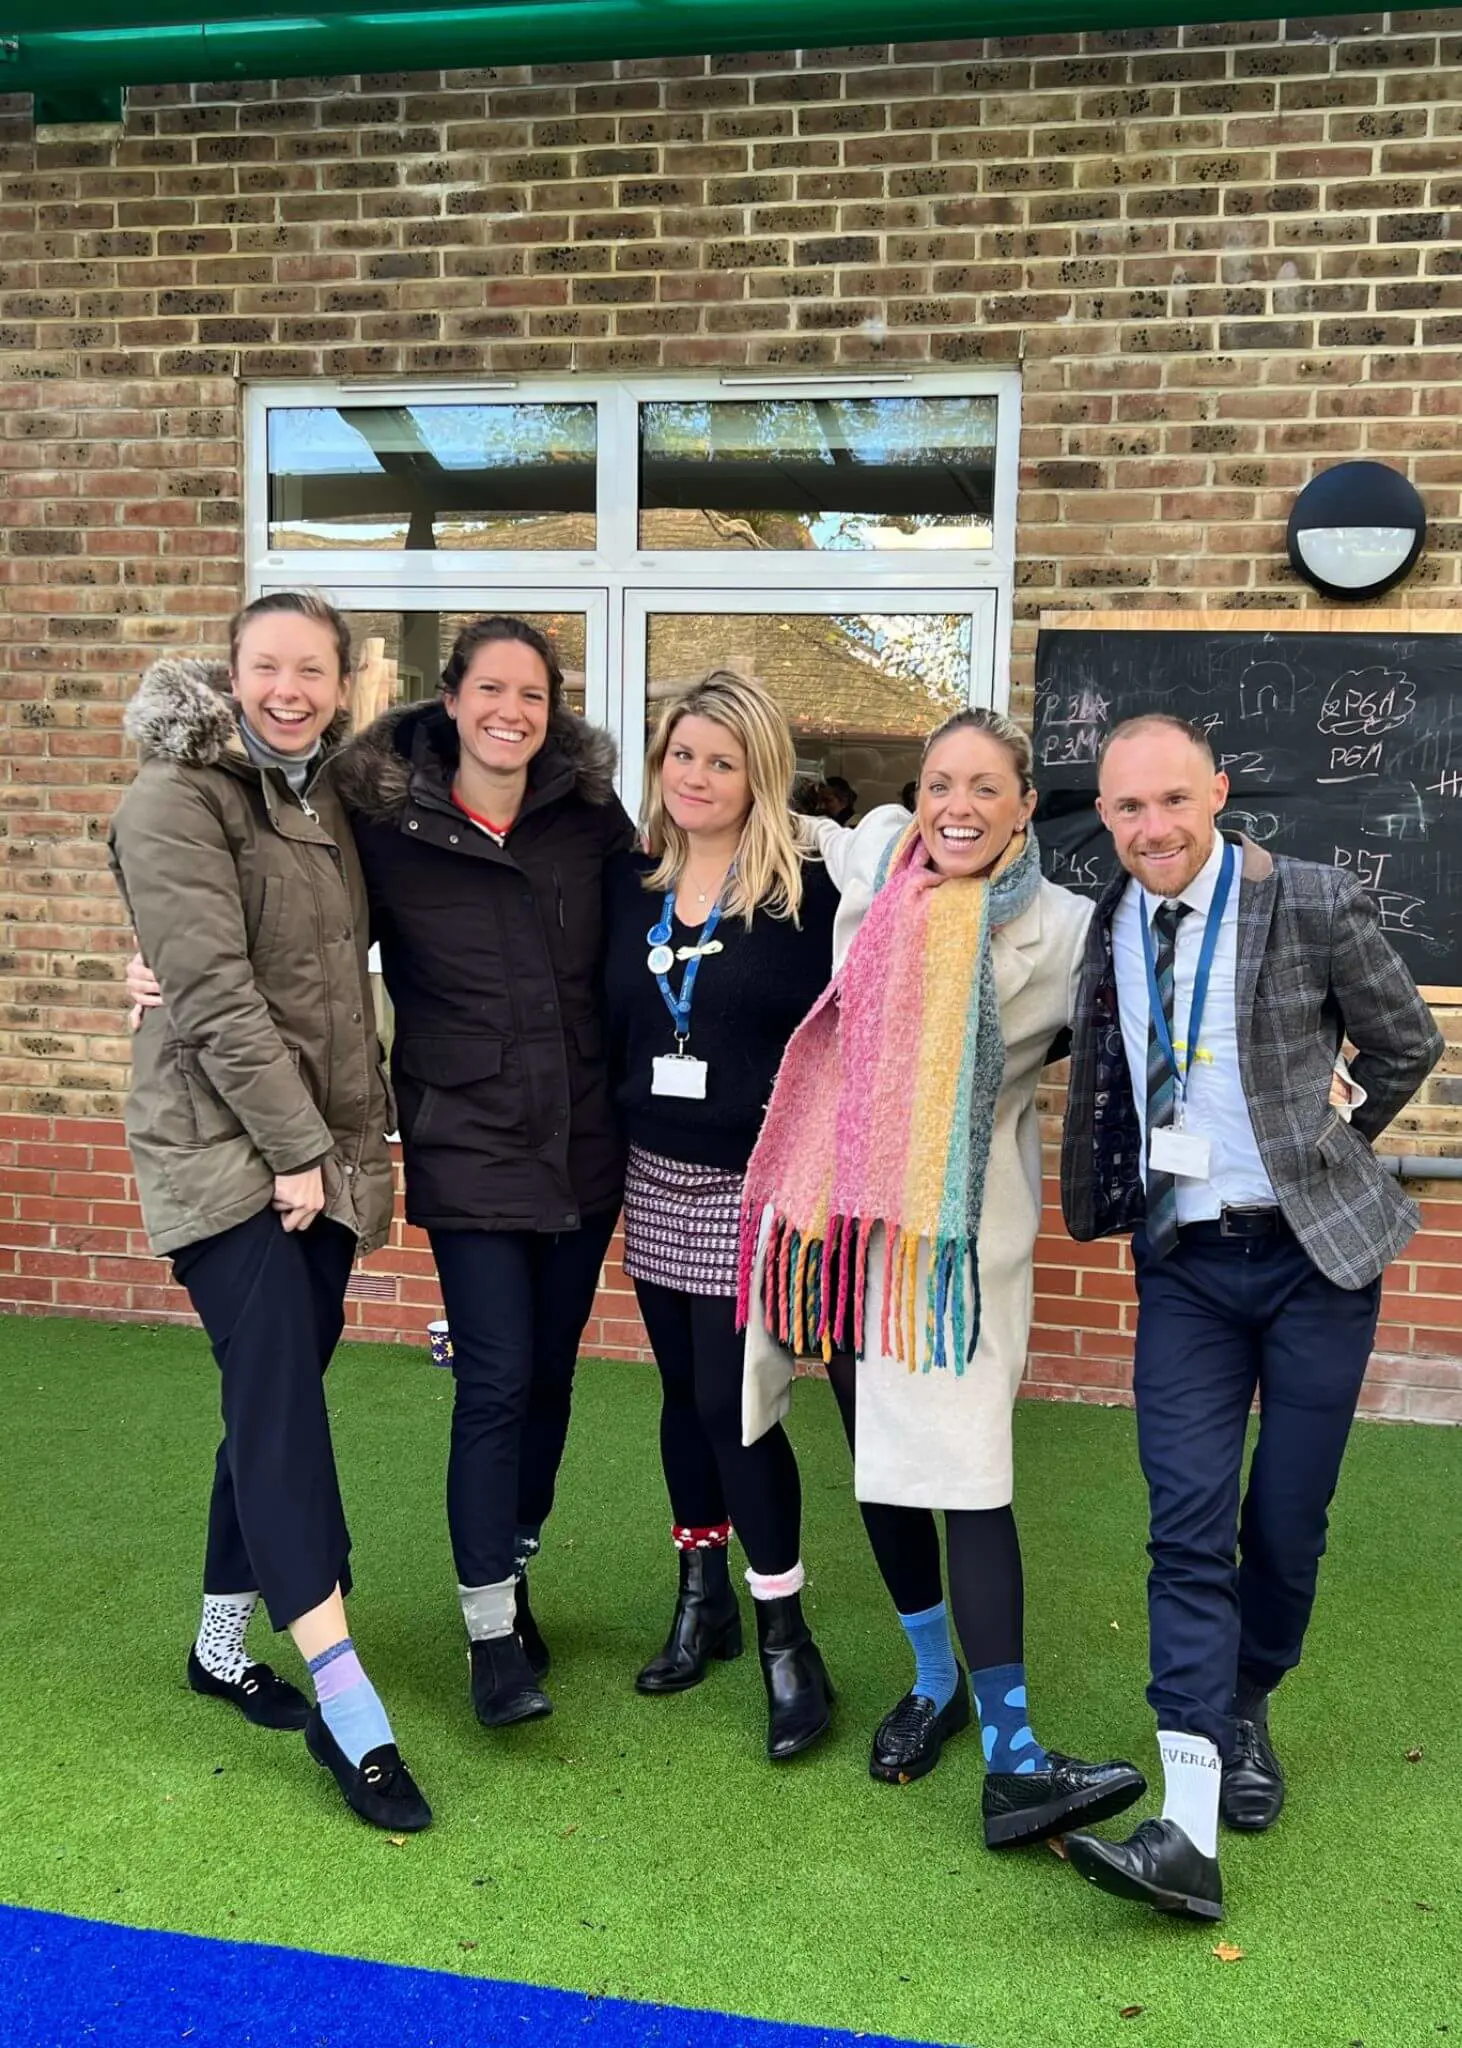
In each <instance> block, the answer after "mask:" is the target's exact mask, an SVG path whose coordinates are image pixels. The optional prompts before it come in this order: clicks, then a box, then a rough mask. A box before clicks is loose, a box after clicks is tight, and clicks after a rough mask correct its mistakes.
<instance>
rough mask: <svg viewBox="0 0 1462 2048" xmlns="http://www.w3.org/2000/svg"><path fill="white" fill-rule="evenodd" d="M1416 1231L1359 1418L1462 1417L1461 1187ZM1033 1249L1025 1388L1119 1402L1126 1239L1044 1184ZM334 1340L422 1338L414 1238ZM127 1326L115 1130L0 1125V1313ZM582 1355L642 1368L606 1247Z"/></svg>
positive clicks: (145, 1279) (1431, 1207)
mask: <svg viewBox="0 0 1462 2048" xmlns="http://www.w3.org/2000/svg"><path fill="white" fill-rule="evenodd" d="M1422 1192H1423V1195H1424V1200H1423V1214H1424V1226H1423V1229H1422V1231H1421V1232H1420V1234H1419V1235H1418V1236H1417V1237H1416V1239H1415V1240H1414V1241H1413V1243H1412V1245H1411V1247H1410V1250H1409V1252H1408V1253H1407V1255H1406V1257H1405V1258H1404V1259H1402V1260H1400V1261H1398V1262H1397V1264H1396V1265H1395V1266H1394V1267H1393V1268H1392V1270H1391V1272H1390V1273H1389V1275H1388V1276H1387V1282H1386V1295H1385V1305H1384V1308H1383V1310H1382V1323H1381V1329H1380V1335H1379V1340H1378V1349H1377V1352H1376V1355H1375V1357H1374V1359H1373V1360H1372V1362H1371V1369H1370V1376H1369V1381H1368V1384H1367V1386H1366V1389H1365V1393H1364V1396H1363V1398H1362V1403H1361V1405H1362V1410H1363V1412H1364V1413H1366V1414H1370V1415H1383V1416H1403V1417H1407V1418H1409V1419H1410V1420H1412V1421H1419V1422H1462V1356H1458V1355H1457V1354H1458V1353H1459V1351H1462V1337H1459V1332H1462V1186H1454V1185H1452V1184H1449V1183H1446V1182H1435V1183H1429V1184H1427V1186H1426V1188H1424V1189H1423V1190H1422ZM1047 1205H1048V1206H1047V1211H1046V1217H1045V1226H1044V1230H1043V1234H1042V1236H1041V1239H1040V1242H1039V1245H1038V1247H1037V1251H1036V1314H1035V1328H1034V1330H1033V1332H1032V1336H1031V1355H1030V1360H1029V1363H1028V1365H1027V1368H1026V1389H1025V1391H1026V1392H1027V1393H1029V1394H1032V1395H1035V1396H1039V1397H1044V1398H1047V1399H1053V1400H1067V1401H1096V1402H1107V1403H1112V1402H1123V1403H1125V1402H1126V1401H1127V1400H1129V1399H1130V1380H1131V1358H1132V1328H1133V1316H1134V1299H1133V1293H1132V1279H1131V1262H1130V1260H1129V1258H1128V1255H1127V1248H1126V1245H1125V1244H1117V1243H1112V1244H1100V1245H1077V1244H1073V1243H1072V1242H1071V1240H1070V1238H1068V1237H1067V1235H1066V1233H1065V1231H1064V1230H1063V1229H1062V1226H1061V1215H1060V1207H1059V1199H1058V1195H1057V1191H1056V1188H1055V1185H1054V1183H1053V1182H1048V1184H1047ZM351 1289H352V1296H351V1299H350V1302H349V1304H348V1309H347V1315H348V1327H347V1335H348V1336H350V1337H353V1338H358V1339H374V1340H376V1341H380V1342H384V1343H391V1342H398V1341H399V1342H407V1343H424V1342H425V1337H424V1335H423V1331H424V1328H425V1325H426V1324H427V1323H428V1322H429V1321H430V1320H431V1319H432V1318H433V1317H435V1316H439V1315H440V1314H441V1313H442V1307H441V1296H440V1294H439V1293H438V1291H437V1284H436V1280H435V1277H434V1273H433V1268H432V1259H431V1252H430V1251H429V1249H428V1248H427V1241H426V1237H425V1234H424V1233H423V1232H422V1231H419V1230H414V1229H412V1228H411V1227H410V1225H408V1224H405V1223H403V1222H402V1221H401V1220H400V1218H399V1217H398V1218H397V1221H396V1223H395V1225H394V1227H393V1230H392V1240H391V1243H390V1244H389V1245H387V1246H385V1247H384V1248H383V1249H382V1250H381V1251H379V1252H376V1253H375V1254H374V1255H373V1256H372V1257H371V1258H370V1259H368V1260H367V1261H366V1262H365V1264H364V1265H363V1266H362V1267H360V1268H359V1269H358V1271H357V1273H356V1275H355V1277H354V1279H353V1280H352V1282H351ZM4 1309H10V1310H18V1311H19V1312H21V1313H22V1314H29V1315H69V1316H96V1317H101V1318H104V1319H107V1320H111V1321H119V1322H120V1321H125V1322H192V1321H193V1314H192V1310H191V1309H190V1307H189V1305H188V1300H187V1297H186V1296H185V1295H184V1294H183V1292H182V1291H181V1289H179V1288H177V1287H174V1286H173V1285H172V1284H171V1282H170V1280H169V1277H168V1267H167V1265H166V1263H165V1261H163V1260H160V1259H154V1258H151V1257H149V1255H148V1251H147V1241H146V1239H145V1237H144V1236H143V1233H142V1227H141V1218H140V1216H139V1214H138V1211H137V1207H136V1201H135V1197H134V1194H133V1183H132V1179H131V1173H130V1164H129V1160H128V1156H127V1153H126V1151H125V1149H124V1148H123V1143H122V1131H121V1126H120V1125H119V1124H118V1123H116V1122H114V1121H111V1120H109V1119H105V1118H82V1117H23V1116H11V1117H0V1310H4ZM584 1350H585V1352H586V1353H587V1354H588V1355H590V1356H593V1357H598V1358H648V1356H649V1355H650V1354H649V1350H648V1347H647V1345H646V1343H645V1335H644V1331H643V1329H642V1328H641V1326H640V1322H639V1318H638V1315H637V1314H636V1311H635V1300H634V1293H633V1291H632V1289H631V1286H630V1283H629V1281H628V1280H626V1279H625V1277H624V1273H623V1271H622V1270H621V1268H620V1263H619V1240H618V1239H617V1238H616V1240H615V1243H614V1245H613V1246H612V1247H611V1250H610V1257H609V1261H608V1263H607V1264H606V1266H605V1270H604V1278H603V1284H602V1286H601V1288H600V1292H599V1296H598V1299H597V1301H596V1302H595V1305H594V1314H593V1316H592V1318H591V1320H590V1323H589V1327H588V1329H587V1330H586V1331H585V1333H584Z"/></svg>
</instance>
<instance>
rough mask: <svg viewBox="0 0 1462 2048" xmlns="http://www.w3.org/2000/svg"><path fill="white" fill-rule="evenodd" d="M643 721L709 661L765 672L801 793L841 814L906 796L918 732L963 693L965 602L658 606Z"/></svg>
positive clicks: (967, 632)
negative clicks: (843, 788)
mask: <svg viewBox="0 0 1462 2048" xmlns="http://www.w3.org/2000/svg"><path fill="white" fill-rule="evenodd" d="M648 628H649V631H648V645H649V656H648V663H647V667H648V675H647V686H648V699H647V706H648V720H647V723H648V727H649V729H650V730H653V728H654V726H655V723H656V721H657V720H658V718H659V716H660V713H661V711H662V709H663V708H664V706H665V704H666V703H667V702H668V701H669V700H670V699H671V698H673V697H675V696H677V695H678V694H679V693H680V691H682V690H684V689H687V688H688V687H689V686H690V685H691V684H692V683H694V682H697V681H698V680H699V679H700V678H701V677H702V676H704V675H705V674H706V672H707V670H709V669H713V668H729V669H735V670H736V671H737V672H738V673H739V674H741V675H747V676H754V677H755V678H756V679H757V681H758V682H761V683H764V684H765V685H766V687H767V688H768V689H769V690H770V691H771V693H772V695H773V696H774V697H775V698H776V700H777V702H778V703H779V704H780V705H781V707H782V709H783V711H785V713H786V714H787V720H788V723H789V724H790V725H791V727H792V733H793V737H794V738H795V740H796V743H797V768H798V775H799V779H800V780H801V781H802V783H803V784H804V787H802V788H800V789H799V792H798V799H799V803H800V804H801V805H802V806H803V807H804V808H807V809H814V808H815V809H825V810H828V811H829V812H830V813H831V814H833V815H837V814H838V813H839V810H840V809H843V810H846V805H847V800H846V796H843V797H842V803H841V805H840V804H839V802H838V801H837V799H838V798H839V796H840V794H841V793H840V792H838V791H835V790H834V791H829V790H828V788H827V783H828V781H829V778H831V777H840V778H841V779H842V780H843V781H844V782H846V783H848V784H850V785H851V786H852V789H853V790H854V792H856V802H855V804H854V805H853V808H852V810H851V812H849V813H848V815H847V816H845V817H844V819H843V822H844V823H847V822H849V818H857V817H862V816H863V814H864V813H865V812H866V811H869V810H872V809H873V808H874V807H875V806H876V805H878V804H887V803H899V802H900V801H902V797H903V792H904V787H905V785H906V784H907V783H908V782H910V781H912V780H913V779H914V778H915V777H916V776H917V774H918V772H919V755H920V752H921V750H922V747H923V743H924V739H925V737H926V735H927V734H928V733H930V732H931V731H932V730H933V729H934V727H935V726H936V725H940V724H942V723H943V721H944V720H945V719H946V718H948V717H950V716H951V714H952V713H954V712H956V711H959V710H962V709H963V708H964V706H965V705H966V704H968V703H969V701H970V679H971V674H970V672H971V659H972V652H973V643H974V633H973V625H972V621H971V619H970V616H969V614H968V613H967V612H952V613H951V612H898V613H887V612H853V613H807V612H656V613H654V614H652V616H651V617H650V619H649V622H648Z"/></svg>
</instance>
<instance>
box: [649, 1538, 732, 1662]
mask: <svg viewBox="0 0 1462 2048" xmlns="http://www.w3.org/2000/svg"><path fill="white" fill-rule="evenodd" d="M741 1647H742V1644H741V1609H740V1608H739V1607H738V1605H737V1604H736V1589H735V1588H734V1587H733V1585H732V1584H731V1569H730V1561H729V1559H728V1558H727V1555H726V1552H725V1551H724V1550H723V1549H715V1550H682V1551H681V1552H680V1591H679V1593H678V1594H677V1595H676V1600H675V1612H674V1614H673V1615H672V1616H671V1618H670V1633H669V1635H668V1636H667V1637H666V1638H665V1647H664V1648H663V1649H662V1650H661V1651H660V1652H659V1653H658V1655H656V1656H654V1657H652V1658H651V1659H650V1661H649V1663H648V1664H647V1665H646V1666H645V1668H644V1670H643V1671H641V1672H639V1673H638V1675H637V1676H636V1678H635V1691H636V1692H648V1693H658V1692H688V1691H689V1690H690V1688H691V1686H693V1685H699V1684H700V1682H701V1680H702V1679H703V1678H704V1677H705V1675H706V1673H707V1671H708V1670H709V1669H710V1666H711V1660H712V1659H713V1658H719V1659H721V1660H723V1661H724V1660H729V1659H730V1658H732V1657H739V1656H740V1655H741Z"/></svg>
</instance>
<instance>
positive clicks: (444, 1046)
mask: <svg viewBox="0 0 1462 2048" xmlns="http://www.w3.org/2000/svg"><path fill="white" fill-rule="evenodd" d="M396 1056H397V1058H398V1059H399V1060H400V1062H401V1065H402V1066H403V1068H404V1069H405V1070H406V1072H407V1073H408V1074H410V1076H411V1078H412V1080H413V1081H423V1082H425V1083H426V1084H427V1085H428V1086H429V1087H432V1088H468V1087H470V1086H471V1085H472V1083H473V1082H474V1081H490V1080H491V1079H492V1078H493V1076H494V1075H495V1074H500V1073H501V1072H502V1069H503V1048H502V1041H501V1039H497V1038H411V1039H405V1040H398V1041H397V1045H396Z"/></svg>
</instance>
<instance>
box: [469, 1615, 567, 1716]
mask: <svg viewBox="0 0 1462 2048" xmlns="http://www.w3.org/2000/svg"><path fill="white" fill-rule="evenodd" d="M467 1654H468V1663H469V1665H470V1668H471V1672H472V1710H473V1712H474V1713H475V1714H476V1716H477V1718H478V1720H479V1721H480V1722H481V1723H482V1725H483V1727H484V1728H511V1727H512V1726H513V1725H514V1724H515V1723H516V1722H518V1721H539V1720H542V1718H543V1716H544V1715H545V1714H551V1713H552V1712H553V1701H552V1700H551V1699H550V1698H549V1697H548V1694H547V1693H546V1692H544V1691H542V1690H541V1688H540V1687H539V1684H538V1681H537V1680H536V1678H535V1677H534V1676H533V1669H532V1666H531V1665H530V1664H529V1662H528V1658H527V1654H526V1652H525V1651H524V1649H523V1645H522V1643H521V1642H519V1640H518V1638H517V1636H515V1635H512V1636H494V1638H493V1639H492V1641H491V1642H489V1643H473V1644H471V1645H470V1646H469V1648H468V1653H467Z"/></svg>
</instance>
